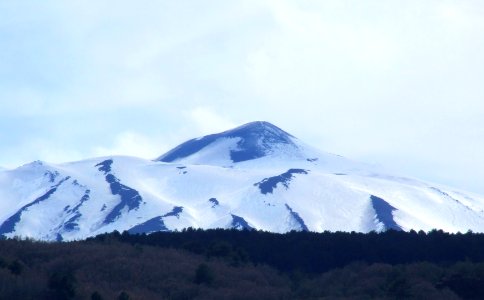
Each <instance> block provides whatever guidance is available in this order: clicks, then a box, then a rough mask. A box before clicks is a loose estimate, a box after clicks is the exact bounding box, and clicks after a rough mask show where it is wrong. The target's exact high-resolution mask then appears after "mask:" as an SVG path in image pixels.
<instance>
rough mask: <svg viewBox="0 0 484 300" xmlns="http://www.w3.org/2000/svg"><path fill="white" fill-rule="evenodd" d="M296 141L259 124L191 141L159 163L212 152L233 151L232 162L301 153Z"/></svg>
mask: <svg viewBox="0 0 484 300" xmlns="http://www.w3.org/2000/svg"><path fill="white" fill-rule="evenodd" d="M295 139H296V138H295V137H294V136H292V135H291V134H289V133H287V132H285V131H284V130H282V129H280V128H279V127H277V126H275V125H273V124H271V123H269V122H265V121H256V122H250V123H247V124H244V125H241V126H239V127H236V128H234V129H231V130H227V131H224V132H221V133H216V134H211V135H207V136H204V137H201V138H197V139H192V140H189V141H187V142H185V143H183V144H181V145H179V146H177V147H176V148H174V149H173V150H171V151H168V152H167V153H165V154H163V155H162V156H160V157H159V158H158V159H157V161H162V162H174V161H178V160H181V159H184V158H187V157H191V156H194V155H196V154H200V152H203V151H205V152H206V151H207V149H210V150H211V151H210V153H211V156H214V155H217V154H219V155H220V156H223V155H226V153H227V152H229V155H230V160H231V161H232V162H233V163H237V162H243V161H247V160H252V159H257V158H261V157H264V156H267V155H270V154H277V153H276V152H277V151H279V150H281V148H288V147H289V148H291V149H292V150H293V151H294V150H297V149H298V146H297V145H296V144H295V143H294V140H295ZM228 141H231V142H232V143H230V142H228ZM221 144H223V145H221ZM202 163H203V162H202Z"/></svg>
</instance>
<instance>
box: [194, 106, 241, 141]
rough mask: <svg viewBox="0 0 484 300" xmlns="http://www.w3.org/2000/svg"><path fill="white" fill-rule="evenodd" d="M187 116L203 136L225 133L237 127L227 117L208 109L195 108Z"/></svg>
mask: <svg viewBox="0 0 484 300" xmlns="http://www.w3.org/2000/svg"><path fill="white" fill-rule="evenodd" d="M186 115H187V118H188V119H189V121H190V122H191V123H192V124H193V126H194V128H195V131H197V133H198V134H201V135H205V134H210V133H215V132H220V131H224V130H227V129H230V128H232V127H234V126H235V124H234V123H233V122H231V121H230V120H228V119H227V118H226V117H224V116H222V115H220V114H217V113H216V112H214V111H213V110H211V109H209V108H206V107H197V108H194V109H192V110H190V111H188V112H186Z"/></svg>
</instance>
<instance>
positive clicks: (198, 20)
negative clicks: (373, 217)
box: [0, 0, 484, 191]
mask: <svg viewBox="0 0 484 300" xmlns="http://www.w3.org/2000/svg"><path fill="white" fill-rule="evenodd" d="M483 13H484V5H483V4H482V3H480V2H477V1H467V0H462V1H440V0H429V1H417V0H415V1H411V0H409V1H384V2H383V1H374V0H368V1H356V2H355V1H317V0H304V1H285V0H273V1H272V0H266V1H260V0H257V1H256V0H247V1H245V0H243V1H223V0H209V1H204V2H203V3H202V2H199V1H189V0H187V1H174V2H173V1H162V2H153V1H143V0H141V1H137V2H136V3H135V2H132V1H96V2H95V3H94V2H86V1H70V2H59V1H47V2H42V4H40V3H38V1H26V2H3V3H0V52H1V54H2V55H0V116H2V118H1V119H0V132H1V133H2V137H1V138H2V145H0V158H1V159H0V164H1V165H10V164H11V163H12V162H19V161H25V160H34V159H43V160H51V159H53V160H55V161H58V160H74V159H80V158H85V157H87V156H89V155H111V154H124V155H137V156H141V157H146V158H153V157H156V156H158V155H160V154H162V153H163V151H165V150H168V148H172V147H174V146H176V145H177V144H178V143H181V142H183V141H184V140H186V139H189V138H192V137H195V136H199V135H205V134H209V133H213V132H218V131H223V130H226V129H228V128H231V127H233V126H236V125H239V124H242V123H244V122H248V121H254V120H267V121H270V122H274V123H275V124H276V125H278V126H280V127H282V128H283V129H285V130H287V131H289V132H291V133H293V134H294V135H296V136H298V137H300V138H301V139H303V140H305V141H306V142H308V143H310V144H314V145H316V146H318V147H320V148H322V149H325V150H328V151H330V152H336V153H339V154H343V155H346V156H350V157H353V158H357V159H358V158H360V159H363V160H371V161H372V162H377V163H381V164H384V165H385V164H388V165H389V167H395V169H397V171H398V170H402V171H404V172H406V173H407V174H409V173H410V174H411V175H414V176H416V177H419V176H420V175H422V176H424V177H426V178H436V179H439V180H440V179H441V178H442V175H441V174H446V176H448V178H446V179H445V180H446V181H448V182H450V183H452V182H455V183H456V184H458V185H461V186H463V187H466V188H471V189H474V190H481V191H484V190H483V189H482V187H481V186H482V185H479V184H476V183H469V184H466V181H467V182H474V180H475V178H479V179H481V180H484V175H482V174H481V173H479V172H480V171H479V169H480V168H479V164H480V163H481V160H480V158H478V157H476V156H477V153H482V152H484V142H480V141H484V133H483V132H482V131H481V130H480V129H479V128H484V121H482V118H481V116H482V115H483V114H484V105H483V101H482V99H483V97H484V89H483V88H482V82H481V81H482V78H484V56H482V53H483V52H484V21H483V20H484V19H483V18H482V15H483ZM34 129H35V130H34ZM106 136H108V137H112V138H107V139H106V138H105V137H106ZM36 140H40V142H39V141H37V142H35V141H36ZM25 141H34V142H32V143H28V142H25ZM6 145H7V146H6ZM37 148H40V149H44V150H41V151H37ZM12 149H23V150H22V151H15V150H12ZM395 158H398V159H395ZM449 158H452V161H450V160H449ZM470 158H472V159H470ZM472 161H475V162H476V163H472ZM400 162H404V163H400ZM424 165H426V166H428V167H426V168H423V167H422V166H424ZM466 174H467V175H466Z"/></svg>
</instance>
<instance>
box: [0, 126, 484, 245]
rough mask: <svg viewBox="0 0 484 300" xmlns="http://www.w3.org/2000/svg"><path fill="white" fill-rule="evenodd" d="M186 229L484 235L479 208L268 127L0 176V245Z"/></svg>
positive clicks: (471, 200)
mask: <svg viewBox="0 0 484 300" xmlns="http://www.w3.org/2000/svg"><path fill="white" fill-rule="evenodd" d="M234 153H235V154H234ZM234 158H235V159H234ZM187 227H194V228H205V229H208V228H237V229H262V230H267V231H271V232H287V231H291V230H304V231H316V232H321V231H325V230H329V231H358V232H369V231H384V230H388V229H393V230H404V231H408V230H411V229H414V230H425V231H429V230H431V229H434V228H435V229H443V230H445V231H449V232H457V231H461V232H465V231H467V230H473V231H475V232H483V231H484V197H482V196H480V195H475V194H471V193H467V192H462V191H457V190H456V189H453V188H449V187H445V186H441V185H437V184H430V183H426V182H423V181H418V180H416V179H411V180H410V179H407V178H403V177H398V176H394V175H389V174H385V173H382V172H379V171H377V170H374V169H372V168H371V167H369V166H368V165H365V164H361V163H357V162H353V161H351V160H349V159H346V158H344V157H340V156H337V155H333V154H328V153H325V152H322V151H319V150H317V149H314V148H312V147H310V146H307V145H305V144H304V143H303V142H301V141H299V140H298V139H297V138H296V137H294V136H292V135H291V134H289V133H287V132H285V131H284V130H282V129H280V128H279V127H277V126H274V125H272V124H270V123H267V122H251V123H248V124H245V125H242V126H239V127H237V128H234V129H231V130H227V131H224V132H221V133H216V134H212V135H208V136H204V137H201V138H198V139H192V140H189V141H187V142H185V143H182V144H180V145H179V146H177V147H175V148H173V149H172V150H170V151H168V152H167V153H165V154H163V155H162V156H160V157H159V158H158V159H156V160H155V161H151V160H146V159H141V158H136V157H129V156H107V157H101V158H92V159H86V160H82V161H77V162H69V163H63V164H50V163H45V162H40V161H36V162H32V163H30V164H26V165H23V166H21V167H19V168H17V169H13V170H6V171H0V236H4V237H13V236H16V235H19V236H26V237H33V238H36V239H41V240H73V239H82V238H86V237H90V236H93V235H97V234H100V233H105V232H111V231H114V230H118V231H125V230H126V231H128V232H131V233H142V232H145V233H150V232H156V231H172V230H181V229H183V228H187Z"/></svg>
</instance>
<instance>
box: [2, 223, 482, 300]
mask: <svg viewBox="0 0 484 300" xmlns="http://www.w3.org/2000/svg"><path fill="white" fill-rule="evenodd" d="M482 249H484V235H481V234H473V233H467V234H456V235H451V234H446V233H443V232H441V231H433V232H430V233H428V234H426V233H423V232H420V233H416V232H411V233H404V232H394V231H388V232H385V233H379V234H377V233H371V234H357V233H322V234H317V233H307V232H291V233H288V234H273V233H267V232H258V231H236V230H209V231H201V230H185V231H183V232H173V233H168V232H164V233H155V234H152V235H129V234H127V233H123V234H120V233H117V232H115V233H112V234H106V235H101V236H98V237H96V238H92V239H90V240H87V241H78V242H69V243H57V242H56V243H45V242H35V241H31V240H18V239H16V240H3V241H0V299H335V298H336V299H374V298H380V299H406V298H416V299H482V298H483V295H484V254H483V251H482Z"/></svg>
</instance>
